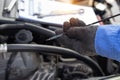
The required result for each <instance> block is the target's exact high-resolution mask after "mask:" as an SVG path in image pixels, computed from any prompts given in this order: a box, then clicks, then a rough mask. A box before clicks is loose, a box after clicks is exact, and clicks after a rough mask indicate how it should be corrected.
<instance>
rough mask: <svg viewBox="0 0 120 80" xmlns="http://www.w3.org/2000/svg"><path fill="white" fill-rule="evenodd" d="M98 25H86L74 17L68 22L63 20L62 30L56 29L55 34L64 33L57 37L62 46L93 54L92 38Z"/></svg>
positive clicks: (84, 53) (81, 52)
mask: <svg viewBox="0 0 120 80" xmlns="http://www.w3.org/2000/svg"><path fill="white" fill-rule="evenodd" d="M97 27H98V26H86V24H85V23H84V22H83V21H81V20H79V19H75V18H71V19H70V20H69V22H64V24H63V30H57V31H56V34H60V33H62V32H64V35H63V36H62V37H60V38H58V41H59V43H61V45H62V46H63V47H67V48H70V49H73V50H75V51H77V52H79V53H80V54H83V55H88V56H93V55H95V54H96V53H95V48H94V39H95V34H96V30H97Z"/></svg>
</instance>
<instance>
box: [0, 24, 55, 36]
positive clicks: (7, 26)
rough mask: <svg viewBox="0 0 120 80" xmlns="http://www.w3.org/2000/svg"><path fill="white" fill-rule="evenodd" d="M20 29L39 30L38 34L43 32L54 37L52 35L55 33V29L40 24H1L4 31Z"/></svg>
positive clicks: (0, 29) (1, 29) (0, 27)
mask: <svg viewBox="0 0 120 80" xmlns="http://www.w3.org/2000/svg"><path fill="white" fill-rule="evenodd" d="M18 29H28V30H30V31H34V32H37V33H38V34H43V35H45V36H47V37H52V36H54V35H55V32H54V31H52V30H49V29H46V28H43V27H41V26H38V25H34V24H31V23H24V24H3V25H0V31H3V30H18ZM7 34H8V33H7Z"/></svg>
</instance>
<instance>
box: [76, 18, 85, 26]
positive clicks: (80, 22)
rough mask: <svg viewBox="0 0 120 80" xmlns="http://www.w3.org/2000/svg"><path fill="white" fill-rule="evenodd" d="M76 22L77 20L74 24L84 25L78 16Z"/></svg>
mask: <svg viewBox="0 0 120 80" xmlns="http://www.w3.org/2000/svg"><path fill="white" fill-rule="evenodd" d="M76 22H77V25H76V26H85V25H86V24H85V23H84V22H83V21H82V20H80V19H78V18H76Z"/></svg>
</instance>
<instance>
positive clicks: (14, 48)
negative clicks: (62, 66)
mask: <svg viewBox="0 0 120 80" xmlns="http://www.w3.org/2000/svg"><path fill="white" fill-rule="evenodd" d="M7 47H8V52H18V51H20V52H25V51H27V52H46V54H50V53H52V54H59V55H64V56H68V57H73V58H77V59H78V60H81V61H83V62H85V63H86V64H88V66H90V67H91V68H92V69H93V70H95V71H96V72H97V73H98V74H99V75H101V76H104V72H103V71H102V69H101V68H100V66H99V65H98V64H97V63H96V62H95V61H93V60H92V59H90V58H89V57H86V56H83V55H81V54H80V53H78V52H76V51H73V50H70V49H66V48H62V47H56V46H48V45H37V44H8V45H7Z"/></svg>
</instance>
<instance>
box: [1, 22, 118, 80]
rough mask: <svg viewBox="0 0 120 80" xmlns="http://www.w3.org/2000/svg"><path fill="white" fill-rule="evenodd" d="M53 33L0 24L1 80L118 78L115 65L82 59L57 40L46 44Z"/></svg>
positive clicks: (29, 25)
mask: <svg viewBox="0 0 120 80" xmlns="http://www.w3.org/2000/svg"><path fill="white" fill-rule="evenodd" d="M54 30H56V29H54ZM54 30H51V29H49V27H44V26H42V25H38V24H37V25H36V24H32V23H24V24H23V23H22V24H21V23H18V24H1V25H0V43H1V45H0V48H1V58H0V63H1V64H0V79H1V80H90V79H91V78H93V80H95V79H97V78H101V79H102V78H104V77H106V76H115V75H118V74H119V72H120V68H119V62H117V61H114V60H110V59H107V58H104V57H101V56H98V55H97V56H92V57H90V56H84V55H81V54H80V53H78V52H76V51H74V50H71V49H68V48H63V47H62V45H60V43H59V42H58V41H57V40H53V41H46V39H48V38H49V37H51V36H53V35H55V32H54ZM6 47H7V52H5V51H6ZM97 80H99V79H97ZM103 80H104V79H103Z"/></svg>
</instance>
